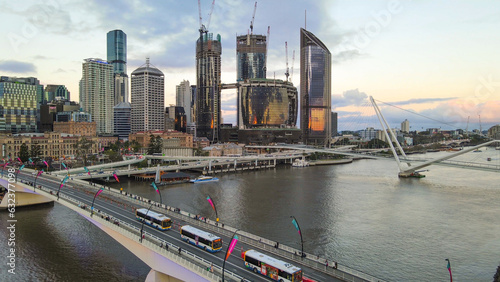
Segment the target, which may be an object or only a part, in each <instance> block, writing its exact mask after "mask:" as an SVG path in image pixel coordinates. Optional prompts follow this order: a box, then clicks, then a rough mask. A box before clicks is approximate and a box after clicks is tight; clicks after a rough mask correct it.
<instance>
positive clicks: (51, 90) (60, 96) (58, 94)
mask: <svg viewBox="0 0 500 282" xmlns="http://www.w3.org/2000/svg"><path fill="white" fill-rule="evenodd" d="M54 100H65V101H69V100H70V93H69V91H68V89H67V88H66V86H64V85H52V84H49V85H47V87H45V92H44V93H43V104H46V103H48V102H52V101H54Z"/></svg>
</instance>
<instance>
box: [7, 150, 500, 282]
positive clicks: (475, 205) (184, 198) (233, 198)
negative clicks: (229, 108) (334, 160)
mask: <svg viewBox="0 0 500 282" xmlns="http://www.w3.org/2000/svg"><path fill="white" fill-rule="evenodd" d="M483 150H484V149H483ZM496 152H500V151H496ZM496 152H495V151H494V150H493V149H492V148H489V149H488V150H486V151H483V152H482V153H469V154H468V155H470V154H475V155H473V156H474V157H475V158H478V159H479V160H483V159H484V161H485V160H486V154H487V153H492V154H490V155H492V156H493V158H492V161H490V162H488V163H490V164H498V162H499V157H498V153H496ZM443 154H449V153H447V152H440V153H427V154H425V155H421V156H422V157H427V158H434V157H437V156H441V155H443ZM429 169H430V171H427V172H424V173H423V174H425V175H426V177H425V178H422V179H400V178H398V176H397V172H398V169H397V165H396V162H395V161H394V160H356V161H354V162H353V163H350V164H344V165H330V166H315V167H308V168H292V167H290V166H278V167H277V168H274V169H268V170H261V171H251V172H238V173H236V174H234V173H232V174H224V175H218V177H219V178H220V181H219V182H215V183H205V184H190V183H186V184H180V185H174V186H161V187H160V190H161V193H162V197H163V202H164V203H166V204H168V205H170V206H175V207H178V208H180V209H181V210H184V211H187V212H190V213H192V214H199V215H201V216H206V217H209V218H210V219H215V214H214V212H213V210H212V208H211V206H210V204H209V203H208V202H207V200H206V197H207V195H210V197H211V198H212V199H213V201H214V202H215V204H216V206H217V210H218V214H219V218H220V220H221V222H223V223H225V224H226V225H230V226H232V227H235V228H238V229H241V230H245V231H248V232H251V233H254V234H257V235H260V236H262V237H266V238H268V239H270V240H273V241H278V242H280V243H282V244H286V245H289V246H292V247H295V248H297V249H300V236H299V235H298V234H297V231H296V230H295V227H294V226H293V225H292V222H291V220H290V216H292V215H293V216H295V218H296V219H297V221H298V222H299V224H300V227H301V229H302V234H303V237H304V251H305V252H307V253H312V254H317V255H320V256H321V257H323V258H328V259H331V260H335V261H337V262H338V263H339V264H342V265H345V266H348V267H350V268H354V269H357V270H360V271H363V272H365V273H368V274H370V275H373V276H375V277H378V278H380V279H384V280H388V281H449V273H448V270H447V268H446V261H445V259H446V258H448V259H450V262H451V269H452V273H453V278H454V280H455V281H492V280H493V275H494V273H495V271H496V268H497V266H498V265H499V263H500V185H499V182H500V175H499V174H498V173H494V172H484V171H477V170H468V169H460V168H451V167H443V166H431V167H429ZM111 186H112V187H115V188H121V187H122V188H123V189H124V191H127V192H131V193H133V194H138V195H141V196H143V197H147V198H150V199H155V200H157V199H158V195H157V194H156V192H155V191H154V189H153V188H152V187H151V186H150V185H149V182H136V181H133V179H132V178H130V179H127V178H126V177H121V178H120V183H112V184H111ZM63 189H64V188H63ZM7 219H8V218H7V213H5V212H2V213H0V225H1V229H0V234H1V237H0V238H7V236H8V233H7V232H8V230H7V228H6V224H7V223H6V222H7ZM16 219H17V220H18V222H17V226H16V248H17V249H16V252H17V261H16V272H17V274H16V276H15V277H10V275H9V277H8V275H7V274H6V269H7V266H6V265H5V263H2V265H1V267H0V269H1V271H2V277H3V278H2V279H1V280H2V281H5V280H4V279H5V278H6V277H7V278H12V279H13V280H12V281H89V280H93V281H144V279H145V277H146V275H147V274H148V272H149V268H148V267H147V266H146V265H145V264H144V263H142V262H141V261H140V260H139V259H137V258H136V257H135V256H134V255H132V254H131V253H130V252H128V251H127V250H126V249H124V248H123V247H122V246H121V245H119V244H118V243H117V242H115V241H114V240H113V239H111V238H110V237H108V236H107V235H106V234H105V233H104V232H102V231H100V230H99V229H98V228H97V227H95V226H93V225H92V224H91V223H89V222H88V221H87V220H85V219H83V218H82V217H80V216H79V215H77V214H76V213H74V212H72V211H70V210H69V209H67V208H65V207H63V206H61V205H59V204H57V203H56V204H55V205H54V206H53V207H50V206H49V207H47V206H45V207H38V208H30V209H18V210H17V211H16ZM2 241H4V243H2V244H5V246H2V247H1V248H0V255H1V257H2V259H1V261H3V262H5V261H6V258H5V257H6V256H7V255H8V252H7V248H6V243H5V239H4V240H2ZM14 278H15V279H14Z"/></svg>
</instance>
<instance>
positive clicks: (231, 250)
mask: <svg viewBox="0 0 500 282" xmlns="http://www.w3.org/2000/svg"><path fill="white" fill-rule="evenodd" d="M237 242H238V235H234V237H233V240H232V241H231V244H230V245H229V249H227V254H226V258H225V260H227V259H228V258H229V256H230V255H231V253H232V252H233V250H234V247H236V243H237Z"/></svg>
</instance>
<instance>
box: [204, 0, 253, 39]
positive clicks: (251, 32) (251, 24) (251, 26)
mask: <svg viewBox="0 0 500 282" xmlns="http://www.w3.org/2000/svg"><path fill="white" fill-rule="evenodd" d="M214 1H215V0H214ZM256 11H257V1H255V6H254V8H253V15H252V21H251V22H250V34H253V21H254V20H255V12H256Z"/></svg>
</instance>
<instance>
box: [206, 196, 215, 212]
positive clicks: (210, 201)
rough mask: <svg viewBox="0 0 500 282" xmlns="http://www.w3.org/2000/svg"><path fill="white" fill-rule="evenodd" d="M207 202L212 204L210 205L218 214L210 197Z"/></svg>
mask: <svg viewBox="0 0 500 282" xmlns="http://www.w3.org/2000/svg"><path fill="white" fill-rule="evenodd" d="M207 201H208V202H209V203H210V205H211V206H212V209H214V211H215V212H217V211H216V210H215V206H214V202H212V199H210V196H208V197H207Z"/></svg>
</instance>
